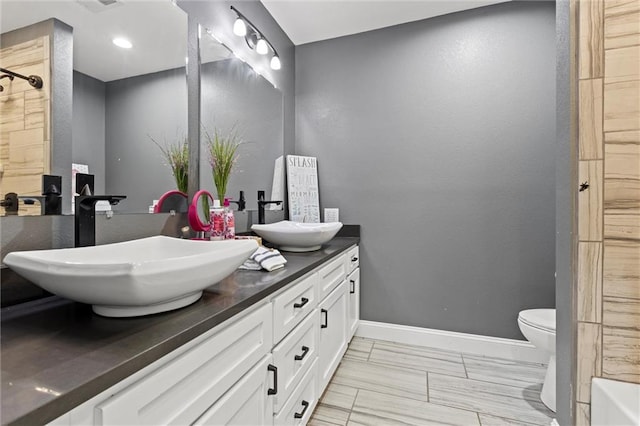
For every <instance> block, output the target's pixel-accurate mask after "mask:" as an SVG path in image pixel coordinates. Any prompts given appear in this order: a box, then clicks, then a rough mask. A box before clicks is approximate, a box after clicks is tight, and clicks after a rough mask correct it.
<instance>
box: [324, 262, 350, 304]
mask: <svg viewBox="0 0 640 426" xmlns="http://www.w3.org/2000/svg"><path fill="white" fill-rule="evenodd" d="M346 277H347V267H346V254H342V255H340V256H339V257H337V258H336V259H333V260H332V261H331V262H329V263H327V264H326V265H325V266H322V267H321V268H320V269H319V270H318V280H319V282H320V286H319V289H320V290H319V295H318V298H319V299H320V300H322V299H324V298H325V297H326V296H327V295H328V294H329V293H331V290H333V289H334V288H336V287H337V286H338V284H340V283H341V282H342V280H344V279H345V278H346Z"/></svg>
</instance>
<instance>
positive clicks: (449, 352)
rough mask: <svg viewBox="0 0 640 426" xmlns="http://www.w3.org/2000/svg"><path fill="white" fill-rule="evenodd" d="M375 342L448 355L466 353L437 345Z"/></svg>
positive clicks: (381, 344) (389, 341)
mask: <svg viewBox="0 0 640 426" xmlns="http://www.w3.org/2000/svg"><path fill="white" fill-rule="evenodd" d="M375 342H376V343H379V344H380V346H395V347H398V348H407V349H414V350H416V351H427V352H435V353H441V354H447V355H460V354H462V353H465V352H462V351H456V350H450V349H442V348H439V347H436V346H422V345H409V344H407V343H401V342H393V341H391V340H376V341H375Z"/></svg>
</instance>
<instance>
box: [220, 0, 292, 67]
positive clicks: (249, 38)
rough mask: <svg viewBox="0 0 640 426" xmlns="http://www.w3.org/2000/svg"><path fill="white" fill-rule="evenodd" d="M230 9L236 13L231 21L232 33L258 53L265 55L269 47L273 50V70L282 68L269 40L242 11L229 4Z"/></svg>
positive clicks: (271, 64) (271, 63)
mask: <svg viewBox="0 0 640 426" xmlns="http://www.w3.org/2000/svg"><path fill="white" fill-rule="evenodd" d="M231 10H233V11H234V12H235V13H236V16H237V17H236V20H235V22H234V23H233V33H234V34H235V35H237V36H239V37H244V40H245V41H246V43H247V46H249V48H250V49H253V50H255V51H256V52H258V54H260V55H266V54H267V53H269V49H271V51H272V52H273V56H272V57H271V62H270V64H269V65H270V66H271V69H273V70H279V69H280V68H282V64H281V63H280V57H279V56H278V52H276V49H275V48H274V47H273V45H272V44H271V43H269V40H267V39H266V37H265V36H264V35H263V34H262V33H261V32H260V30H258V28H256V26H255V25H253V24H252V23H251V21H249V20H248V19H247V18H246V17H245V16H244V15H243V14H242V13H240V12H238V9H236V8H235V7H233V6H231Z"/></svg>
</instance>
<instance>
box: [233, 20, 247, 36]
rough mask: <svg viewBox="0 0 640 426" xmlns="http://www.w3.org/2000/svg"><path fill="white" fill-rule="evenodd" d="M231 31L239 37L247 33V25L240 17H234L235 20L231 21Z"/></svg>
mask: <svg viewBox="0 0 640 426" xmlns="http://www.w3.org/2000/svg"><path fill="white" fill-rule="evenodd" d="M233 33H234V34H235V35H237V36H240V37H244V36H246V35H247V25H246V24H245V23H244V21H243V20H242V18H238V19H236V22H234V23H233Z"/></svg>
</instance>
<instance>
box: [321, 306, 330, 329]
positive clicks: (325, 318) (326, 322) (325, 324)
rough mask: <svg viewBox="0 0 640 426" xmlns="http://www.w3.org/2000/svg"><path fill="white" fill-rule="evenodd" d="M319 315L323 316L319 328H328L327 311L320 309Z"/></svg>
mask: <svg viewBox="0 0 640 426" xmlns="http://www.w3.org/2000/svg"><path fill="white" fill-rule="evenodd" d="M320 314H324V324H320V328H327V327H328V326H329V311H327V310H326V309H320Z"/></svg>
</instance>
